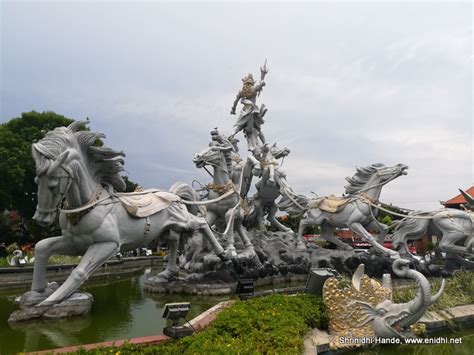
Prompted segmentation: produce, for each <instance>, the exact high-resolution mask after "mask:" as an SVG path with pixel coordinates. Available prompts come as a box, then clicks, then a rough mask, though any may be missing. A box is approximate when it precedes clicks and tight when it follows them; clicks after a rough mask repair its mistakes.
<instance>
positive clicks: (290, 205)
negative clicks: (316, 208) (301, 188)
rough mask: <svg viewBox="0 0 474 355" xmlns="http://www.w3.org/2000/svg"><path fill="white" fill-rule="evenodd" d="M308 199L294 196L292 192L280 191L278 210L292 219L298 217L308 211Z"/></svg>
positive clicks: (299, 195) (300, 195) (303, 196)
mask: <svg viewBox="0 0 474 355" xmlns="http://www.w3.org/2000/svg"><path fill="white" fill-rule="evenodd" d="M308 203H309V197H308V196H306V195H303V194H298V195H297V194H295V193H293V191H291V192H290V191H282V197H281V199H280V201H279V202H278V209H279V210H280V211H285V212H286V213H288V214H289V215H290V216H292V217H300V216H301V215H303V214H304V213H305V212H306V211H307V210H308Z"/></svg>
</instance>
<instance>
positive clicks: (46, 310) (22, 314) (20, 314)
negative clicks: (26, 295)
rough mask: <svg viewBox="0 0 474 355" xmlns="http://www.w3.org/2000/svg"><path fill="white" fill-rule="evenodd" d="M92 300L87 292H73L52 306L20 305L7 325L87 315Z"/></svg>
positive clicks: (19, 300)
mask: <svg viewBox="0 0 474 355" xmlns="http://www.w3.org/2000/svg"><path fill="white" fill-rule="evenodd" d="M93 301H94V298H93V297H92V295H91V294H90V293H87V292H75V293H73V294H72V295H71V296H70V297H69V298H68V299H66V300H64V301H62V302H60V303H57V304H55V305H52V306H36V305H31V304H28V303H27V302H25V303H21V298H19V299H18V302H19V304H20V309H19V310H18V311H15V312H13V313H12V314H11V315H10V318H8V322H9V323H17V322H22V321H28V320H33V319H59V318H66V317H72V316H82V315H86V314H89V313H90V311H91V307H92V302H93Z"/></svg>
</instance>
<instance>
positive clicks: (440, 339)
mask: <svg viewBox="0 0 474 355" xmlns="http://www.w3.org/2000/svg"><path fill="white" fill-rule="evenodd" d="M339 343H341V344H462V338H448V337H434V338H405V339H400V338H378V337H375V338H349V337H339Z"/></svg>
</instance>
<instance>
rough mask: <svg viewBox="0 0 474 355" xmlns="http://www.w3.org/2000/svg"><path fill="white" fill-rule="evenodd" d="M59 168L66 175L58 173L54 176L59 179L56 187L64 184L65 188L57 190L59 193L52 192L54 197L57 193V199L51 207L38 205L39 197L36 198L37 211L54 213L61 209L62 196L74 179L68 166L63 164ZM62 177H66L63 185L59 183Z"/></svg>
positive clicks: (63, 196) (64, 195)
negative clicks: (58, 174)
mask: <svg viewBox="0 0 474 355" xmlns="http://www.w3.org/2000/svg"><path fill="white" fill-rule="evenodd" d="M60 168H61V169H62V170H64V171H65V172H66V175H60V176H55V177H57V178H58V179H59V182H58V187H59V188H61V186H65V188H64V189H61V191H59V193H56V194H54V196H55V197H57V196H58V195H59V200H58V202H57V204H56V206H55V207H53V208H43V207H41V206H40V205H39V199H38V204H37V205H36V211H38V212H39V213H54V212H58V211H59V210H60V209H61V204H62V202H63V200H64V198H65V197H66V193H67V191H68V190H69V188H70V187H71V184H72V181H73V180H74V177H73V176H72V172H71V171H70V169H69V168H65V167H64V166H61V167H60ZM64 178H67V182H66V184H64V185H63V184H61V179H64Z"/></svg>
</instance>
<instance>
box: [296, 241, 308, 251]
mask: <svg viewBox="0 0 474 355" xmlns="http://www.w3.org/2000/svg"><path fill="white" fill-rule="evenodd" d="M296 249H297V250H306V245H304V244H303V243H301V242H299V243H296Z"/></svg>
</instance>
